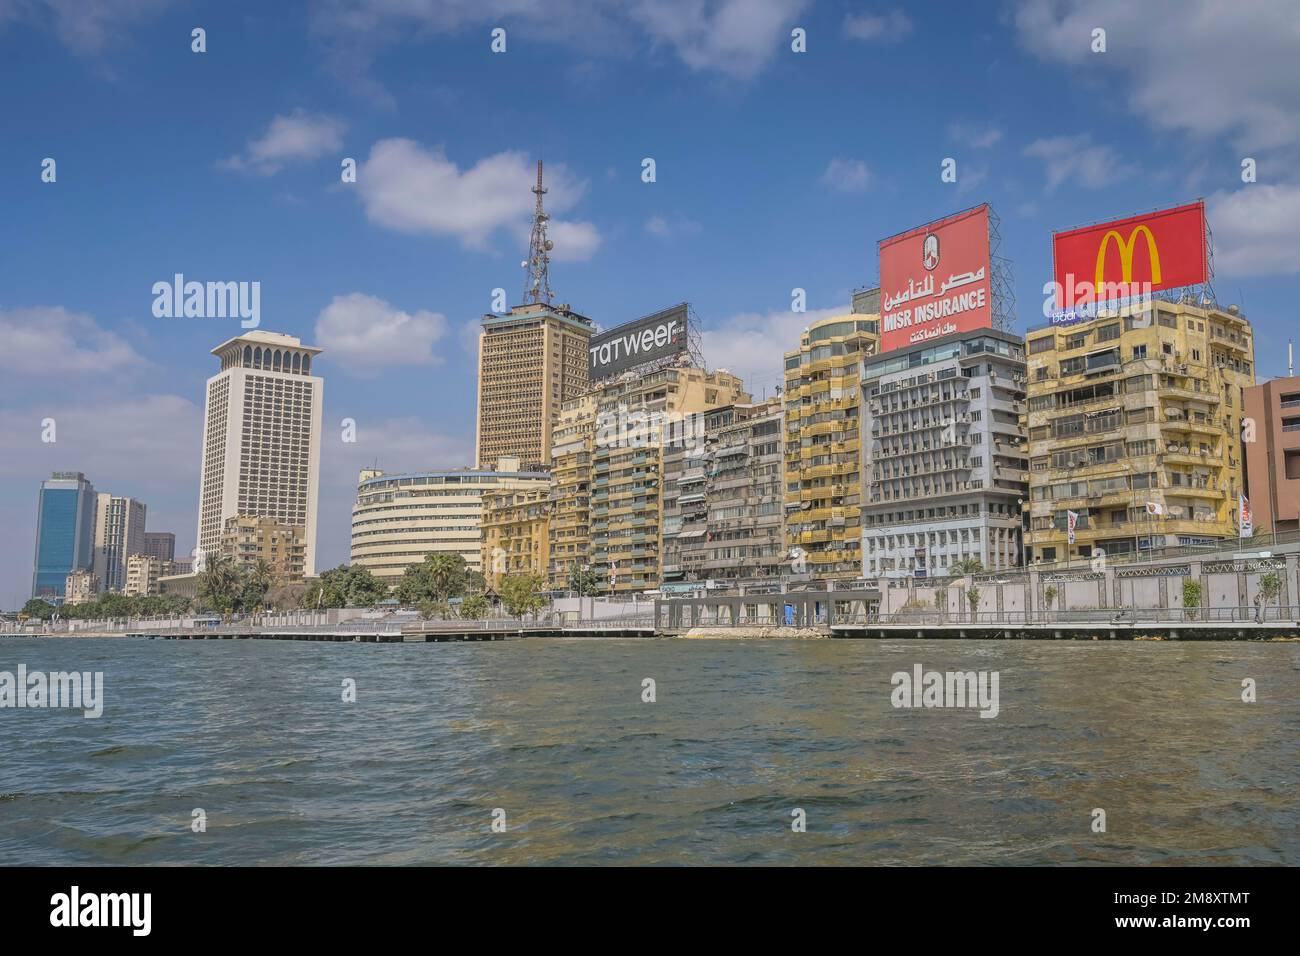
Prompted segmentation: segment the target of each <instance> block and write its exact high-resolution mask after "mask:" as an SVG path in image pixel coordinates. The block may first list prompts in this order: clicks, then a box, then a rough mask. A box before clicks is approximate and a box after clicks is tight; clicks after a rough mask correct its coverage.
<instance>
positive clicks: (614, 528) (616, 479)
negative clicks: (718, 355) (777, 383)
mask: <svg viewBox="0 0 1300 956" xmlns="http://www.w3.org/2000/svg"><path fill="white" fill-rule="evenodd" d="M593 396H594V399H595V402H596V433H595V441H594V446H593V452H592V479H591V483H590V487H591V562H590V564H591V568H592V570H593V571H595V572H596V574H597V575H598V576H599V578H600V580H601V582H602V587H603V588H604V589H605V590H606V591H610V592H614V593H620V592H631V591H643V590H646V589H648V588H656V587H658V586H659V583H660V580H661V570H660V553H661V551H662V538H661V535H662V517H663V511H662V488H661V485H660V477H661V476H662V474H663V454H664V450H665V447H666V446H671V445H674V444H691V443H694V442H696V441H697V436H699V435H702V433H703V430H704V429H703V423H704V418H703V416H704V413H706V412H708V411H710V410H711V409H715V408H719V407H721V406H725V405H734V404H737V403H741V402H749V400H750V396H749V393H748V392H746V391H745V386H744V383H743V382H742V381H741V380H740V379H739V378H737V377H736V376H735V375H732V374H731V373H730V372H728V371H726V370H725V369H719V370H717V371H716V372H709V371H706V370H704V369H702V368H693V367H690V366H670V367H667V368H660V369H658V370H656V371H652V372H648V373H645V374H639V373H638V372H636V371H629V372H625V373H624V374H622V375H620V376H618V377H617V378H615V379H612V380H610V381H607V382H603V383H601V384H599V385H597V386H596V388H595V389H594V392H593Z"/></svg>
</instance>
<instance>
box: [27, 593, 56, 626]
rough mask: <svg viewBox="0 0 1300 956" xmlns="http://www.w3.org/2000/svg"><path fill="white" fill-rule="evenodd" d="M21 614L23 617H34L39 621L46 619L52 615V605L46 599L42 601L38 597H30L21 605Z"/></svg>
mask: <svg viewBox="0 0 1300 956" xmlns="http://www.w3.org/2000/svg"><path fill="white" fill-rule="evenodd" d="M22 614H23V616H25V617H34V618H36V619H37V620H40V621H48V620H49V619H50V618H52V617H53V616H54V605H53V604H51V603H49V602H48V601H42V600H41V599H40V598H32V599H31V600H30V601H28V602H27V603H26V604H24V605H23V610H22Z"/></svg>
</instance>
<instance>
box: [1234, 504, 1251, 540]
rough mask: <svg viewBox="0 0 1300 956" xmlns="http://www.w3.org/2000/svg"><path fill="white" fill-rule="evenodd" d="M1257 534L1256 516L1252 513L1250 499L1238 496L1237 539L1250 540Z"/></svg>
mask: <svg viewBox="0 0 1300 956" xmlns="http://www.w3.org/2000/svg"><path fill="white" fill-rule="evenodd" d="M1254 533H1255V516H1254V515H1253V514H1251V511H1250V499H1249V498H1247V497H1246V496H1245V495H1238V496H1237V537H1239V538H1249V537H1250V536H1251V535H1252V534H1254Z"/></svg>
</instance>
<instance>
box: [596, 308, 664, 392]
mask: <svg viewBox="0 0 1300 956" xmlns="http://www.w3.org/2000/svg"><path fill="white" fill-rule="evenodd" d="M686 312H687V306H686V303H685V302H683V303H681V304H680V305H675V306H673V307H672V308H670V309H664V310H663V311H662V312H656V313H655V314H654V315H647V316H646V317H645V318H644V319H636V320H635V321H633V322H625V323H624V324H622V325H619V326H616V327H614V328H612V329H610V330H609V331H607V332H601V333H600V334H599V335H593V336H592V337H591V344H590V346H589V350H588V355H589V356H590V361H589V362H588V363H587V370H588V373H589V375H590V379H591V381H593V382H598V381H600V380H602V379H607V378H613V377H614V376H615V375H618V374H619V373H621V372H626V371H627V370H628V369H631V368H636V367H637V366H639V365H646V364H648V363H650V362H655V361H658V360H659V359H662V358H668V357H669V356H672V355H676V354H679V353H681V352H685V351H686V348H687V343H686V323H687V318H686Z"/></svg>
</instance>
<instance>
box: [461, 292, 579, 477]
mask: <svg viewBox="0 0 1300 956" xmlns="http://www.w3.org/2000/svg"><path fill="white" fill-rule="evenodd" d="M593 331H594V326H593V324H592V321H591V319H589V318H587V317H586V316H583V315H579V314H578V313H577V312H574V311H573V310H572V309H570V308H569V307H568V306H567V305H555V306H551V305H546V304H544V303H540V302H537V303H530V304H528V305H517V306H515V307H514V308H512V309H511V310H510V311H509V312H508V313H505V314H502V315H496V314H491V313H489V314H487V315H485V316H483V327H482V330H481V331H480V332H479V359H478V389H479V391H478V420H477V423H476V427H475V439H474V457H475V461H477V463H478V467H479V468H488V467H491V465H492V463H493V462H495V461H496V460H497V459H498V458H500V457H503V456H504V457H512V458H518V459H519V460H520V461H521V462H522V463H523V464H524V466H525V467H527V468H537V467H539V466H542V465H547V464H550V460H551V445H552V433H553V428H554V425H555V419H556V416H557V415H558V414H559V411H560V407H561V406H562V405H563V404H564V403H565V402H567V401H569V400H570V399H574V398H578V397H579V396H581V395H582V394H584V393H585V392H586V391H587V382H588V372H587V370H588V362H589V357H588V355H587V346H588V343H589V342H590V341H591V335H592V332H593Z"/></svg>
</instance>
